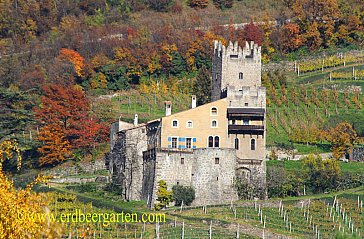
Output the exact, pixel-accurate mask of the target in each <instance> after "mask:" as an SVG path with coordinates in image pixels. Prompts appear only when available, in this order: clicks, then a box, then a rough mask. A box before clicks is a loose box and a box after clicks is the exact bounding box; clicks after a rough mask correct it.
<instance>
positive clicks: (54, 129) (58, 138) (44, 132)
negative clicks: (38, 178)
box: [38, 124, 71, 165]
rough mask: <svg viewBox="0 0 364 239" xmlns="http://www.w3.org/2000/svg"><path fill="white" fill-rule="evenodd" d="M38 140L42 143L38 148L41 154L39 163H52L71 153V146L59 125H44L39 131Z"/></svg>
mask: <svg viewBox="0 0 364 239" xmlns="http://www.w3.org/2000/svg"><path fill="white" fill-rule="evenodd" d="M38 140H39V141H41V142H42V143H43V145H42V146H41V147H40V148H38V151H39V152H40V153H41V154H42V156H41V157H40V158H39V164H40V165H54V164H57V163H59V162H62V161H64V160H66V159H67V158H68V157H69V156H70V155H71V150H70V149H71V146H70V144H69V143H68V141H67V139H66V138H65V135H64V133H63V132H62V129H61V128H60V127H59V125H55V124H53V125H46V126H44V127H42V128H41V129H40V131H39V136H38Z"/></svg>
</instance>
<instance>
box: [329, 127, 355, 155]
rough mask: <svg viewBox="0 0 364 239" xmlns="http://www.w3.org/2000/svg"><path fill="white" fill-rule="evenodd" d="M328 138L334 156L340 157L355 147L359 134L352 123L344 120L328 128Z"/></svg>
mask: <svg viewBox="0 0 364 239" xmlns="http://www.w3.org/2000/svg"><path fill="white" fill-rule="evenodd" d="M327 140H328V141H329V142H330V144H331V149H332V152H333V156H334V157H335V158H336V159H339V158H341V157H342V156H343V155H344V154H345V153H347V152H348V151H349V150H351V149H352V148H353V144H354V142H355V141H356V140H357V134H356V132H355V130H354V129H353V127H352V125H351V124H350V123H348V122H347V121H343V122H341V123H339V124H337V125H336V127H335V128H330V129H329V130H328V132H327Z"/></svg>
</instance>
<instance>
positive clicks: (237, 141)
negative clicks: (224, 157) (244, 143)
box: [235, 138, 239, 150]
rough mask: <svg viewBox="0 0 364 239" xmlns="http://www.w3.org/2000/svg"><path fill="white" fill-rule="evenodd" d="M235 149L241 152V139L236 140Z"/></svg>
mask: <svg viewBox="0 0 364 239" xmlns="http://www.w3.org/2000/svg"><path fill="white" fill-rule="evenodd" d="M235 149H236V150H239V139H238V138H236V139H235Z"/></svg>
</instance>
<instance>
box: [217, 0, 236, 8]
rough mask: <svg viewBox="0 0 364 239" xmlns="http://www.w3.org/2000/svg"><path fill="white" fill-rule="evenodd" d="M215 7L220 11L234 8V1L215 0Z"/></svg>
mask: <svg viewBox="0 0 364 239" xmlns="http://www.w3.org/2000/svg"><path fill="white" fill-rule="evenodd" d="M213 2H214V5H215V7H217V8H220V9H225V8H232V6H233V3H234V1H233V0H213Z"/></svg>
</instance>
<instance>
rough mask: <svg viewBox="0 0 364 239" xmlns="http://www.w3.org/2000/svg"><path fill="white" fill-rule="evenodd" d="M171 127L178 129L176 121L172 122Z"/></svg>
mask: <svg viewBox="0 0 364 239" xmlns="http://www.w3.org/2000/svg"><path fill="white" fill-rule="evenodd" d="M172 127H173V128H177V127H178V120H173V121H172Z"/></svg>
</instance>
